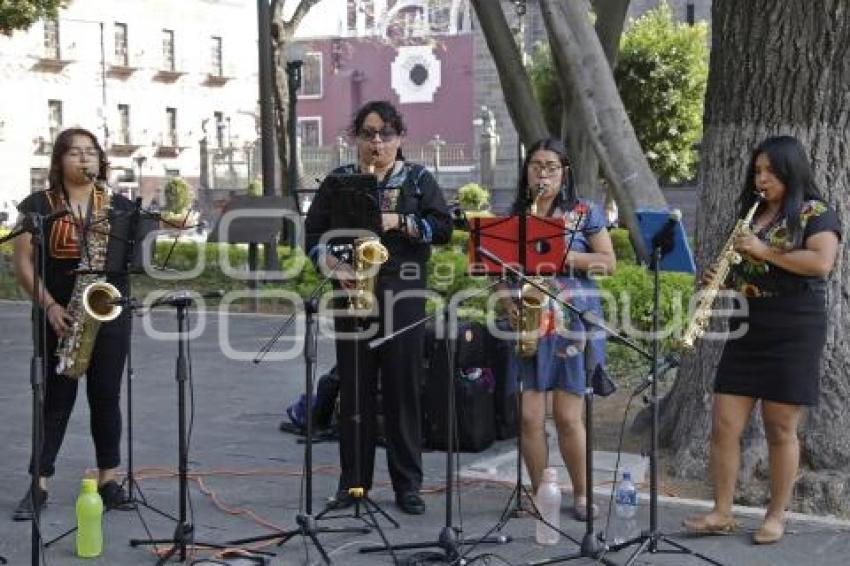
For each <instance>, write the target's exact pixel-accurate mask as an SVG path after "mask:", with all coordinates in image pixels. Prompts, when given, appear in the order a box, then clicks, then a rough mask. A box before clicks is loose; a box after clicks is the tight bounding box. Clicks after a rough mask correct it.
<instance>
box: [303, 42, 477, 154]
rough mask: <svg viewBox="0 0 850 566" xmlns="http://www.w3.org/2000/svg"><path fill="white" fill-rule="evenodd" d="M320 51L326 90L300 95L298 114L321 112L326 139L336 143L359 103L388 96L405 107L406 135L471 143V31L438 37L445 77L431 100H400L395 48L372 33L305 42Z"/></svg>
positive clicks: (414, 138) (436, 52) (421, 140)
mask: <svg viewBox="0 0 850 566" xmlns="http://www.w3.org/2000/svg"><path fill="white" fill-rule="evenodd" d="M304 47H305V50H307V51H321V52H322V54H323V55H322V74H323V77H322V81H323V84H322V91H323V92H322V96H321V98H318V99H312V98H299V101H298V108H297V112H298V116H299V117H307V116H321V117H322V145H332V144H333V143H334V140H335V139H336V137H337V136H339V135H346V134H345V131H346V129H347V127H348V125H349V124H350V122H351V119H352V117H353V116H354V113H355V112H356V111H357V108H358V107H360V106H361V105H362V104H364V103H366V102H368V101H370V100H375V99H382V100H389V101H390V102H392V103H393V104H395V105H396V107H397V108H398V109H399V110H400V111H401V113H402V115H403V116H404V120H405V123H406V125H407V129H408V132H407V141H408V142H410V143H413V144H422V143H426V142H428V141H429V140H430V139H431V138H433V136H434V135H435V134H439V135H440V137H441V138H442V139H443V140H445V141H446V142H449V143H464V144H468V145H469V146H471V145H472V143H473V131H474V128H473V125H472V120H473V115H474V109H473V97H472V86H473V85H472V81H473V76H472V36H471V35H459V36H454V37H444V38H440V39H439V40H438V41H437V43H436V45H434V46H433V48H432V49H433V53H434V55H435V56H436V57H437V59H439V60H440V68H441V75H442V76H441V81H440V87H439V88H438V89H437V91H436V93H435V95H434V100H433V102H430V103H409V104H400V103H399V99H398V96H397V95H396V93H395V91H394V90H393V88H392V86H391V77H390V72H391V71H390V65H391V63H392V61H393V59H395V57H396V53H397V52H396V48H395V47H394V46H392V45H385V44H382V43H379V42H377V41H375V40H368V39H326V40H315V41H310V42H305V43H304Z"/></svg>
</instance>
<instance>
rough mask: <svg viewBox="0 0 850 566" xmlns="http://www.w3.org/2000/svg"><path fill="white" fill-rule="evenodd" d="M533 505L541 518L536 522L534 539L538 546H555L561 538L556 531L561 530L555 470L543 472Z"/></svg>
mask: <svg viewBox="0 0 850 566" xmlns="http://www.w3.org/2000/svg"><path fill="white" fill-rule="evenodd" d="M534 504H535V505H536V506H537V510H538V511H539V512H540V517H541V519H538V520H537V530H536V532H535V534H534V539H535V540H536V541H537V543H538V544H557V542H558V540H559V539H560V538H561V533H559V532H558V531H557V530H556V529H559V528H561V488H559V487H558V470H557V469H555V468H546V469H545V470H543V481H542V482H540V485H539V486H538V488H537V495H536V496H535V498H534ZM547 523H548V524H547ZM550 525H551V526H550ZM553 527H554V528H553Z"/></svg>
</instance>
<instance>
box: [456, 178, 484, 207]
mask: <svg viewBox="0 0 850 566" xmlns="http://www.w3.org/2000/svg"><path fill="white" fill-rule="evenodd" d="M457 200H458V202H460V205H461V207H462V208H463V209H464V210H481V209H482V208H485V207H486V206H487V205H489V204H490V191H488V190H487V189H485V188H484V187H482V186H481V185H479V184H477V183H467V184H465V185H464V186H462V187H461V188H459V189H458V190H457Z"/></svg>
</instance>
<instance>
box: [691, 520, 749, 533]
mask: <svg viewBox="0 0 850 566" xmlns="http://www.w3.org/2000/svg"><path fill="white" fill-rule="evenodd" d="M708 517H710V515H702V516H700V517H688V518H687V519H685V520H684V521H682V526H683V527H685V530H686V531H688V532H689V533H691V534H694V535H731V534H732V533H734V532H735V531H737V530H738V529H740V528H741V524H740V523H739V522H738V521H736V520H735V517H732V516H729V517H727V518H726V519H721V520H720V522H717V523H714V522H710V521H709V520H708Z"/></svg>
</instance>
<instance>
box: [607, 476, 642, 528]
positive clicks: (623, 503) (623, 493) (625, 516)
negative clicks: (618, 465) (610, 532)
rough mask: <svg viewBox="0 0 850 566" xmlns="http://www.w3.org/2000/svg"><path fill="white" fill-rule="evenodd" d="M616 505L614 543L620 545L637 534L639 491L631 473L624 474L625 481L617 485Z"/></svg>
mask: <svg viewBox="0 0 850 566" xmlns="http://www.w3.org/2000/svg"><path fill="white" fill-rule="evenodd" d="M616 503H617V507H616V518H615V520H614V537H613V543H614V544H620V543H623V542H625V541H627V540H629V539H630V538H631V537H632V536H633V535H634V534H637V533H636V531H637V522H636V520H635V515H636V514H637V489H635V484H634V483H632V474H631V472H623V479H622V480H621V481H620V483H619V484H618V485H617V495H616Z"/></svg>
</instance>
